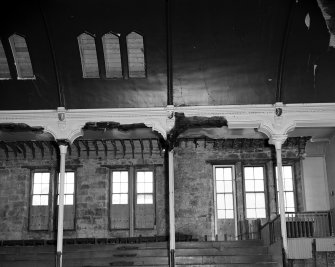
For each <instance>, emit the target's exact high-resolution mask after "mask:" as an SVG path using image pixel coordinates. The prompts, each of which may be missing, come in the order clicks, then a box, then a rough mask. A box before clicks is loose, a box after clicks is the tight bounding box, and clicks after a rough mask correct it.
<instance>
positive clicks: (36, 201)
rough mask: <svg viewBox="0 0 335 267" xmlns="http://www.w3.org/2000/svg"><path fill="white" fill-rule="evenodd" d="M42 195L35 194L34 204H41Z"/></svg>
mask: <svg viewBox="0 0 335 267" xmlns="http://www.w3.org/2000/svg"><path fill="white" fill-rule="evenodd" d="M40 198H41V197H40V195H37V196H33V201H32V205H33V206H39V205H40V203H41V201H40Z"/></svg>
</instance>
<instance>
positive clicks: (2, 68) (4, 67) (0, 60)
mask: <svg viewBox="0 0 335 267" xmlns="http://www.w3.org/2000/svg"><path fill="white" fill-rule="evenodd" d="M10 78H11V76H10V72H9V67H8V62H7V58H6V54H5V50H4V49H3V46H2V43H1V41H0V79H10Z"/></svg>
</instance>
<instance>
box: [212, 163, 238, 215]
mask: <svg viewBox="0 0 335 267" xmlns="http://www.w3.org/2000/svg"><path fill="white" fill-rule="evenodd" d="M217 168H230V169H231V172H232V180H231V183H232V192H231V193H226V192H225V193H217V186H216V169H217ZM235 182H236V180H235V166H234V165H214V166H213V183H214V186H213V187H214V209H215V217H216V220H237V203H236V184H235ZM218 194H223V195H225V194H231V195H232V200H233V217H232V218H219V216H218V204H217V195H218ZM224 210H226V209H224Z"/></svg>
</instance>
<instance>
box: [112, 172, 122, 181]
mask: <svg viewBox="0 0 335 267" xmlns="http://www.w3.org/2000/svg"><path fill="white" fill-rule="evenodd" d="M119 182H121V176H120V172H113V183H119Z"/></svg>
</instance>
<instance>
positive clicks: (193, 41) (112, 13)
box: [0, 0, 335, 110]
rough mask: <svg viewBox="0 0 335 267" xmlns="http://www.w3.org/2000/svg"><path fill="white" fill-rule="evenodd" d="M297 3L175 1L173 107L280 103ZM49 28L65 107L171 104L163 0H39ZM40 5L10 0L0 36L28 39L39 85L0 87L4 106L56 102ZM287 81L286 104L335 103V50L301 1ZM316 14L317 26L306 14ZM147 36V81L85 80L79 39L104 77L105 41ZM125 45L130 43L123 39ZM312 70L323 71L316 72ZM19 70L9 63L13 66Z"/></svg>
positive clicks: (307, 0) (307, 1)
mask: <svg viewBox="0 0 335 267" xmlns="http://www.w3.org/2000/svg"><path fill="white" fill-rule="evenodd" d="M289 1H290V0H285V1H283V0H273V1H265V0H262V1H256V0H254V1H243V0H225V1H220V0H212V1H194V0H193V1H191V0H178V1H177V0H174V1H171V3H172V8H171V9H172V23H173V25H172V28H173V64H174V68H173V70H174V104H175V105H221V104H223V105H226V104H265V103H268V104H272V103H274V102H276V97H275V96H276V81H277V69H278V63H279V54H280V49H281V45H282V41H283V36H284V28H285V23H286V19H287V15H288V10H289ZM40 3H41V5H40V6H41V7H42V9H43V11H44V14H45V17H46V19H47V23H48V26H49V29H50V33H51V37H52V40H53V46H54V48H55V54H56V58H57V64H58V67H59V74H60V81H61V84H62V88H63V91H64V96H65V102H66V108H119V107H151V106H165V105H166V104H167V89H166V87H167V86H166V28H165V1H164V0H142V1H138V0H114V1H108V0H100V1H95V2H92V1H65V0H59V1H53V2H51V1H40ZM40 6H39V3H38V2H37V1H31V2H29V3H28V2H27V1H25V2H23V1H22V4H21V3H20V4H18V3H17V2H15V3H9V4H8V5H7V8H6V15H5V16H1V18H0V20H1V21H0V23H1V25H5V27H1V28H0V37H1V40H2V42H3V44H4V46H5V50H6V52H7V56H8V60H9V61H10V62H12V61H13V59H12V58H11V57H9V55H10V53H9V52H10V48H9V45H8V42H7V38H8V36H10V35H11V34H13V33H14V32H17V33H21V34H23V35H25V36H26V40H27V43H28V48H29V52H30V55H31V59H32V65H33V69H34V73H35V76H36V80H28V81H17V80H16V79H14V80H7V81H0V90H1V91H2V101H1V105H0V109H2V110H5V109H49V108H51V109H54V108H56V107H57V106H59V105H60V104H59V100H58V93H57V83H56V78H55V72H54V69H53V62H52V57H51V50H50V47H49V44H48V39H47V35H46V30H45V26H44V24H43V18H42V15H41V11H40ZM293 12H294V17H293V21H292V27H291V34H290V36H289V39H288V48H287V57H286V65H285V73H284V80H283V92H282V96H283V98H282V100H283V102H284V103H302V102H334V101H335V91H334V90H331V88H333V87H334V86H335V77H333V76H334V75H333V74H332V70H333V67H334V63H332V62H334V56H335V55H334V51H333V50H334V49H329V50H328V41H329V34H328V32H327V29H326V25H325V22H324V19H323V18H322V15H321V11H320V9H319V8H318V6H317V3H316V1H315V0H301V1H298V3H296V1H294V11H293ZM307 13H309V15H310V17H311V24H310V28H309V29H308V28H307V27H306V25H305V16H306V14H307ZM133 30H136V31H138V32H140V33H141V34H143V36H144V42H145V50H146V51H145V52H146V55H145V56H146V63H147V78H145V79H119V80H117V79H103V78H100V79H84V78H82V71H81V62H80V55H79V49H78V43H77V36H78V35H79V34H81V33H82V32H84V31H87V32H90V33H93V34H95V36H96V47H97V53H98V59H99V67H100V72H102V73H103V72H104V63H103V51H102V43H101V36H102V35H103V34H105V33H107V32H109V31H114V32H117V33H120V34H121V36H123V37H125V35H126V34H127V33H129V32H131V31H133ZM122 40H123V41H124V39H122ZM314 65H317V66H318V67H317V71H316V76H314ZM13 66H14V65H13V64H11V67H12V68H13ZM11 71H12V73H13V74H14V73H15V69H12V70H11Z"/></svg>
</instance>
